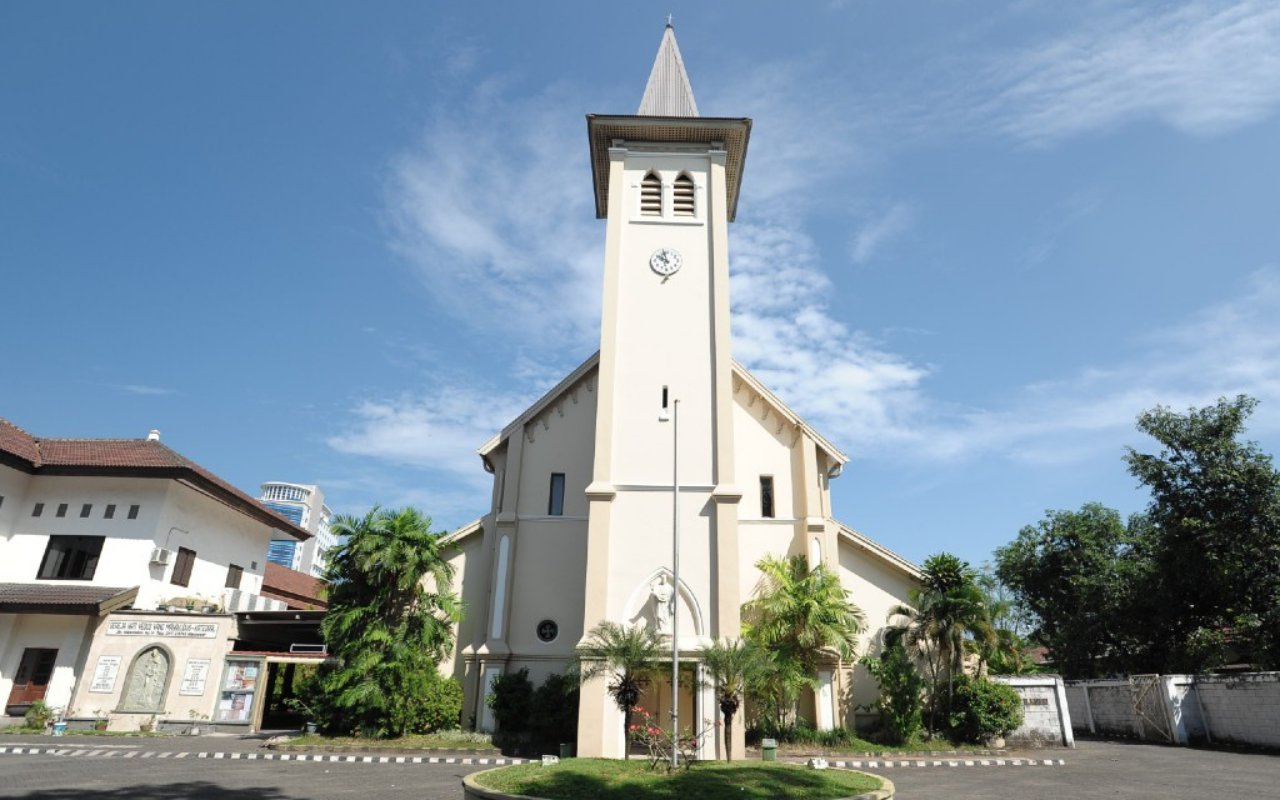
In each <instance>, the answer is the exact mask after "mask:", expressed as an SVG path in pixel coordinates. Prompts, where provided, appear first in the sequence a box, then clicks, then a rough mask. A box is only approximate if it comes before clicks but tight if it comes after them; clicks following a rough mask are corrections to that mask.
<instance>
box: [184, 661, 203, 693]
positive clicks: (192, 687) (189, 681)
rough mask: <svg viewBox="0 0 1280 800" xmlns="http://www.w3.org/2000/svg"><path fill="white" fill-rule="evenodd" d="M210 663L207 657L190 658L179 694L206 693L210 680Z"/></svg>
mask: <svg viewBox="0 0 1280 800" xmlns="http://www.w3.org/2000/svg"><path fill="white" fill-rule="evenodd" d="M209 664H210V661H209V659H207V658H188V659H187V669H186V671H185V672H183V673H182V686H181V687H180V688H179V689H178V694H185V695H193V696H198V695H202V694H204V686H205V683H206V682H207V681H208V680H209Z"/></svg>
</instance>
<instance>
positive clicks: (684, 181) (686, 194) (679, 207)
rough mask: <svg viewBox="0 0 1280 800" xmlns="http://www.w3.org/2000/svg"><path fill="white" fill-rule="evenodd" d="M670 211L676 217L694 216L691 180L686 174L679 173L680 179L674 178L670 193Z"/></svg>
mask: <svg viewBox="0 0 1280 800" xmlns="http://www.w3.org/2000/svg"><path fill="white" fill-rule="evenodd" d="M671 210H672V213H673V214H675V216H677V217H692V216H693V215H694V197H693V178H690V177H689V173H687V172H682V173H680V177H678V178H676V182H675V185H674V187H673V188H672V192H671Z"/></svg>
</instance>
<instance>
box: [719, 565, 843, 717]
mask: <svg viewBox="0 0 1280 800" xmlns="http://www.w3.org/2000/svg"><path fill="white" fill-rule="evenodd" d="M756 568H757V569H759V570H760V572H761V578H760V583H759V586H758V587H757V589H756V593H755V596H754V597H753V598H752V599H751V600H750V601H748V602H747V603H746V604H744V605H743V607H742V621H743V631H744V636H745V637H746V638H747V640H748V641H750V642H751V643H752V644H753V645H754V646H756V647H757V648H758V649H759V652H761V653H763V654H764V656H765V658H764V663H765V666H764V668H763V669H762V670H761V671H760V672H759V673H757V677H756V678H755V679H754V680H753V681H752V682H751V685H750V691H751V694H752V695H753V697H756V698H757V699H759V700H760V701H761V704H762V706H763V709H762V712H763V716H764V719H763V720H762V722H763V724H764V726H765V727H766V728H772V729H777V728H780V727H783V726H785V725H786V723H787V720H788V718H789V717H790V716H791V715H792V714H793V713H794V709H795V704H796V702H797V701H798V699H799V697H800V693H801V692H802V691H803V690H804V689H805V688H806V687H813V686H814V685H815V684H816V680H817V670H818V666H819V665H820V664H821V663H822V662H823V661H824V660H825V659H829V658H830V657H831V656H832V655H835V656H837V657H839V658H841V659H844V660H852V659H853V657H854V654H855V651H856V649H857V645H858V636H859V634H861V633H862V630H863V628H864V627H865V625H866V619H865V617H864V616H863V613H862V611H861V610H860V609H859V608H858V607H857V606H856V605H854V604H853V602H852V601H851V600H850V599H849V593H848V592H847V591H846V590H845V588H844V586H843V585H841V583H840V578H839V576H837V575H835V574H833V573H832V572H831V571H830V570H828V569H827V568H826V567H825V566H823V565H821V564H819V565H817V566H815V567H814V568H813V569H810V568H809V564H808V560H807V559H806V558H805V557H804V556H802V555H794V556H789V557H787V558H777V557H774V556H768V557H765V558H764V559H762V560H760V561H759V562H758V563H757V564H756Z"/></svg>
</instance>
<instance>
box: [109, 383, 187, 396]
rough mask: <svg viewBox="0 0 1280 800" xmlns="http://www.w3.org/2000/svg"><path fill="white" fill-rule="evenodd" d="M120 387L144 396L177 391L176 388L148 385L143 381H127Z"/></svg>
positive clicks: (130, 392)
mask: <svg viewBox="0 0 1280 800" xmlns="http://www.w3.org/2000/svg"><path fill="white" fill-rule="evenodd" d="M120 389H121V390H122V391H125V392H128V393H129V394H137V395H144V396H160V395H166V394H175V393H176V390H174V389H168V388H165V387H163V386H148V385H146V384H142V383H127V384H125V385H124V386H121V387H120Z"/></svg>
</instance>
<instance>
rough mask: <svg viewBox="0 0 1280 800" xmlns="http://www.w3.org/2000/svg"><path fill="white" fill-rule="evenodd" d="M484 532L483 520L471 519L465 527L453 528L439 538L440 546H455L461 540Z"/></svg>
mask: <svg viewBox="0 0 1280 800" xmlns="http://www.w3.org/2000/svg"><path fill="white" fill-rule="evenodd" d="M483 530H484V518H483V517H481V518H480V519H473V520H471V521H470V522H468V523H467V524H466V525H463V526H461V527H458V528H455V529H454V530H452V531H450V532H449V533H447V534H445V535H444V536H441V537H440V546H441V547H444V546H445V545H451V544H457V543H458V542H461V541H462V540H463V539H468V538H470V537H471V536H472V535H473V534H476V533H480V532H482V531H483Z"/></svg>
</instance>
